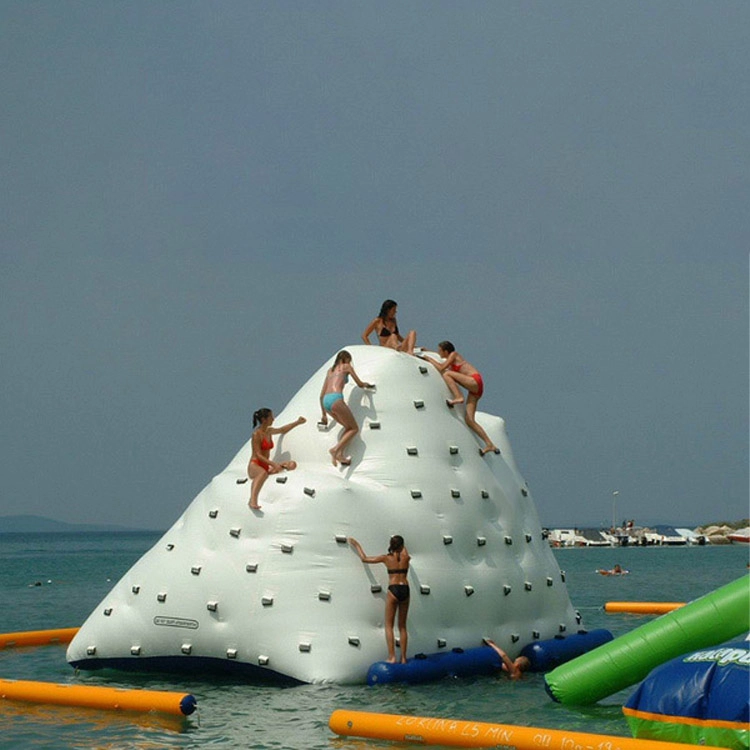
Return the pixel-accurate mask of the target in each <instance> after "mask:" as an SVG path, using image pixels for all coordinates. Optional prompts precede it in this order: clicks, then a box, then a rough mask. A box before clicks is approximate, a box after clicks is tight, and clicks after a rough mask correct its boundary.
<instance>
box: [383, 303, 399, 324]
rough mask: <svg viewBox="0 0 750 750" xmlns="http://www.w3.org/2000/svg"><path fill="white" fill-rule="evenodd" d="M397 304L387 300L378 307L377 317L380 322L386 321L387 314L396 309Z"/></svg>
mask: <svg viewBox="0 0 750 750" xmlns="http://www.w3.org/2000/svg"><path fill="white" fill-rule="evenodd" d="M397 306H398V303H397V302H396V301H395V300H392V299H387V300H386V301H385V302H383V304H382V305H381V306H380V312H379V313H378V317H379V318H381V319H382V320H385V319H386V316H387V315H388V313H389V312H390V311H391V310H392V309H393V308H394V307H397Z"/></svg>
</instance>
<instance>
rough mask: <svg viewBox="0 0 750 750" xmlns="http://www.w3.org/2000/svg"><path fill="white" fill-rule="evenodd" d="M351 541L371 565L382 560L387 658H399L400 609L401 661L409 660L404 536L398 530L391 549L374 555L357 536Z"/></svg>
mask: <svg viewBox="0 0 750 750" xmlns="http://www.w3.org/2000/svg"><path fill="white" fill-rule="evenodd" d="M348 541H349V544H351V545H352V547H354V550H355V552H356V553H357V554H358V555H359V559H360V560H362V562H364V563H368V564H369V565H373V564H375V563H383V565H385V567H386V569H387V571H388V594H387V597H386V600H385V642H386V645H387V646H388V662H389V663H390V664H394V663H395V662H396V647H395V638H394V635H393V623H394V621H395V619H396V613H397V612H398V637H399V645H400V647H401V663H402V664H406V649H407V646H408V642H409V634H408V633H407V632H406V615H407V614H408V613H409V582H408V581H407V580H406V575H407V573H408V572H409V561H410V560H411V555H410V554H409V552H408V550H407V549H406V547H404V538H403V537H402V536H399V535H398V534H396V535H394V536H392V537H391V540H390V542H389V544H388V553H387V554H385V555H376V556H374V557H370V556H369V555H366V554H365V552H364V550H363V549H362V545H360V543H359V542H358V541H357V540H356V539H354V537H349V540H348Z"/></svg>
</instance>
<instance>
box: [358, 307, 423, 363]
mask: <svg viewBox="0 0 750 750" xmlns="http://www.w3.org/2000/svg"><path fill="white" fill-rule="evenodd" d="M397 310H398V305H397V304H396V302H394V301H393V300H392V299H387V300H386V301H385V302H383V304H382V305H381V306H380V313H378V317H377V318H373V319H372V320H371V321H370V325H368V326H367V328H365V331H364V333H363V334H362V341H364V342H365V344H369V343H370V336H371V335H372V332H373V331H376V332H377V334H378V340H379V341H380V346H388V347H390V348H391V349H396V350H397V351H399V352H406V353H407V354H414V346H415V344H416V343H417V332H416V331H409V333H407V334H406V338H404V337H403V336H402V335H401V334H400V333H399V330H398V323H397V322H396V311H397Z"/></svg>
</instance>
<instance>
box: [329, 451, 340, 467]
mask: <svg viewBox="0 0 750 750" xmlns="http://www.w3.org/2000/svg"><path fill="white" fill-rule="evenodd" d="M328 452H329V453H330V454H331V463H332V464H333V465H334V466H336V461H338V456H337V455H336V451H335V450H334V449H333V448H331V450H329V451H328Z"/></svg>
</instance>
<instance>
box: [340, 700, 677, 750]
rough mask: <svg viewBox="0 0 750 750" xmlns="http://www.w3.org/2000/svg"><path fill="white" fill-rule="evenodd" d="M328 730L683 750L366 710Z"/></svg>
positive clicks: (411, 738) (448, 740) (458, 741)
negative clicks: (375, 712) (376, 712)
mask: <svg viewBox="0 0 750 750" xmlns="http://www.w3.org/2000/svg"><path fill="white" fill-rule="evenodd" d="M328 726H329V727H330V728H331V730H332V731H333V732H335V733H336V734H339V735H344V736H351V737H368V738H370V739H380V740H391V741H394V742H413V743H417V744H422V745H445V746H449V747H500V746H502V747H504V748H516V750H540V749H543V750H575V749H576V748H592V749H593V748H606V750H685V747H686V746H685V745H684V744H682V743H679V742H656V741H653V742H652V741H651V740H636V739H632V738H631V737H615V736H612V735H604V734H586V733H584V732H567V731H565V730H560V729H539V728H536V727H517V726H513V725H512V724H486V723H484V722H480V721H460V720H458V719H433V718H427V717H424V716H398V715H393V714H373V713H369V712H366V711H345V710H338V711H334V712H333V713H332V714H331V718H330V720H329V722H328Z"/></svg>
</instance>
